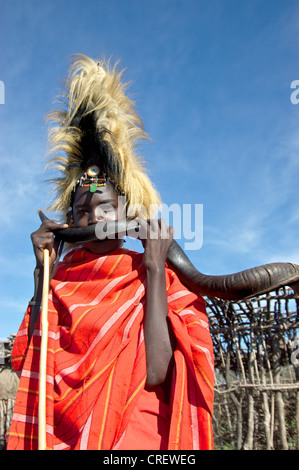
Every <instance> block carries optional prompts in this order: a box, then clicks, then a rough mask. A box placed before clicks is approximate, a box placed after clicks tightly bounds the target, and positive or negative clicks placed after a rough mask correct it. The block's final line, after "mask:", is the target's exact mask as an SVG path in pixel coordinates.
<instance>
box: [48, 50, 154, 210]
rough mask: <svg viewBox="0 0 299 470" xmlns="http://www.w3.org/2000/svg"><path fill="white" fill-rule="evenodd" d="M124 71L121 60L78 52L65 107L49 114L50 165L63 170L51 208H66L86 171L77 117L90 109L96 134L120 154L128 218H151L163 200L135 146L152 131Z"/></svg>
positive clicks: (121, 184)
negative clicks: (139, 111) (131, 93)
mask: <svg viewBox="0 0 299 470" xmlns="http://www.w3.org/2000/svg"><path fill="white" fill-rule="evenodd" d="M122 73H123V72H122V71H119V70H118V69H117V64H116V65H114V66H113V67H110V64H109V62H108V63H107V62H106V61H105V60H103V61H101V62H96V61H94V60H93V59H91V58H89V57H87V56H84V55H81V54H78V55H75V56H74V60H73V62H72V64H71V67H70V70H69V75H68V77H67V80H66V82H65V91H64V93H63V95H62V99H60V101H61V103H62V104H63V107H62V109H59V110H56V111H54V112H52V113H51V114H50V115H49V116H48V119H49V120H50V121H51V122H52V123H53V124H54V127H52V129H51V130H50V131H49V145H50V152H49V157H50V160H49V164H50V165H51V166H54V167H55V168H56V169H58V170H59V171H60V173H61V175H60V177H58V178H57V179H55V180H54V181H53V182H54V191H55V193H56V194H55V200H54V202H53V204H52V205H51V207H50V209H52V210H55V211H59V212H60V211H62V212H64V213H66V212H67V209H68V207H69V202H70V197H71V192H72V189H73V188H74V186H75V184H76V182H77V180H78V178H80V176H81V175H82V168H81V169H80V168H79V165H80V164H82V161H84V158H85V155H84V151H83V148H82V142H83V138H84V130H83V131H82V128H80V125H78V120H79V119H84V118H85V119H88V117H90V115H91V114H92V116H93V121H94V125H95V128H96V132H97V134H98V136H101V137H100V138H101V139H103V138H104V139H105V141H107V142H109V144H110V146H111V148H112V150H113V154H114V158H116V159H117V164H118V166H119V168H120V172H119V174H118V181H115V183H116V184H117V186H118V187H119V188H120V190H121V192H122V193H123V194H124V195H125V196H126V201H127V208H128V215H129V217H130V218H131V217H135V216H137V215H139V216H142V217H149V216H150V214H151V207H153V206H155V207H157V206H158V205H159V204H160V198H159V195H158V193H157V191H156V189H155V188H154V186H153V184H152V182H151V180H150V179H149V177H148V175H147V173H146V171H145V167H144V164H143V162H142V160H141V158H140V157H139V156H138V155H136V145H137V144H138V143H139V142H141V141H143V140H144V139H147V138H148V136H147V134H146V132H145V131H144V128H143V124H142V121H141V119H140V117H139V115H138V114H137V112H136V110H135V106H134V103H133V102H132V101H131V99H130V98H129V97H128V96H127V95H126V91H127V86H128V84H125V83H122V81H121V77H122ZM78 116H79V118H78ZM140 208H141V209H142V210H141V212H140Z"/></svg>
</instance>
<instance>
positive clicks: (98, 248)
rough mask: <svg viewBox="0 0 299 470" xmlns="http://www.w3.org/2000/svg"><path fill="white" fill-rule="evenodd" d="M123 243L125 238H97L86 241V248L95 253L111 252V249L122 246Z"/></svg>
mask: <svg viewBox="0 0 299 470" xmlns="http://www.w3.org/2000/svg"><path fill="white" fill-rule="evenodd" d="M122 244H123V240H117V239H113V240H95V241H92V242H88V243H84V245H83V246H84V248H86V250H88V251H91V252H92V253H95V254H99V255H100V254H104V253H109V252H110V251H114V250H116V249H117V248H120V247H121V246H122Z"/></svg>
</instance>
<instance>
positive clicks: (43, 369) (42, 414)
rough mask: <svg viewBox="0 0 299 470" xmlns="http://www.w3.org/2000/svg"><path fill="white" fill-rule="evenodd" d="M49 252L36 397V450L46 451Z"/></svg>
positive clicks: (45, 269) (43, 299) (45, 264)
mask: <svg viewBox="0 0 299 470" xmlns="http://www.w3.org/2000/svg"><path fill="white" fill-rule="evenodd" d="M49 277H50V273H49V250H48V249H47V248H45V249H44V280H43V296H42V313H41V346H40V363H39V396H38V450H46V448H47V443H46V374H47V346H48V296H49Z"/></svg>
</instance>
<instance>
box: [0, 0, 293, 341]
mask: <svg viewBox="0 0 299 470" xmlns="http://www.w3.org/2000/svg"><path fill="white" fill-rule="evenodd" d="M298 36H299V4H298V1H296V0H288V1H285V0H258V1H256V0H210V1H207V0H182V1H180V0H110V1H109V2H106V1H102V0H97V1H95V0H84V1H82V0H71V1H70V0H59V1H57V0H51V1H36V0H22V1H20V0H10V1H7V0H0V80H1V81H2V83H3V84H4V86H5V103H4V104H0V168H1V174H2V185H1V191H0V203H1V225H2V230H1V234H0V237H1V244H0V262H1V271H0V277H1V279H0V339H1V338H2V339H4V338H6V337H7V336H8V335H10V334H12V333H16V331H17V329H18V326H19V324H20V322H21V320H22V317H23V314H24V311H25V309H26V306H27V303H28V301H29V300H30V298H31V296H32V292H33V274H32V273H33V268H34V264H35V261H34V256H33V251H32V246H31V241H30V233H31V232H32V231H34V230H36V229H37V227H38V225H39V219H38V216H37V209H38V208H44V207H46V206H47V203H48V200H49V199H48V194H49V187H48V185H47V183H46V182H45V181H46V176H44V175H43V169H44V166H45V159H44V157H45V155H46V139H47V126H46V123H45V120H44V117H45V115H46V114H47V113H48V112H49V111H50V110H51V109H53V106H54V105H53V100H54V99H55V97H56V96H57V94H58V92H59V88H60V82H61V80H62V79H63V77H64V76H65V74H66V72H67V69H68V66H69V63H70V61H69V59H68V57H69V56H70V55H71V54H74V53H83V54H86V55H89V56H91V57H94V58H100V57H102V55H103V54H104V55H105V56H106V57H110V56H113V57H114V58H115V59H120V65H121V67H123V68H126V72H125V74H124V78H125V79H126V80H128V81H130V80H132V85H131V88H130V93H131V94H132V96H133V98H134V100H135V102H136V105H137V109H138V112H139V113H140V114H141V116H142V118H143V121H144V125H145V128H146V130H147V132H148V133H149V135H150V136H151V138H152V141H151V142H149V143H147V144H146V145H145V146H144V147H143V148H142V154H143V155H144V157H145V159H146V161H147V162H148V168H149V172H150V176H151V178H152V180H153V181H154V183H155V184H156V186H157V188H158V190H159V192H160V194H161V196H162V199H163V202H164V203H165V204H168V205H170V204H174V203H175V204H179V205H180V206H181V207H183V204H191V205H192V206H191V207H195V204H203V245H202V247H201V248H200V249H199V250H191V251H188V255H189V256H190V259H191V260H192V262H193V263H194V264H195V265H196V266H197V267H198V269H199V270H200V271H202V272H204V273H210V274H223V273H231V272H236V271H240V270H242V269H246V268H249V267H252V266H256V265H259V264H264V263H268V262H275V261H290V262H294V263H298V264H299V247H298V242H297V240H298V237H297V233H298V228H299V210H298V209H299V205H298V177H299V159H298V152H299V105H294V104H292V102H291V100H290V96H291V93H292V91H293V90H292V89H291V88H290V86H291V82H292V81H294V80H299V48H298V42H299V37H298ZM0 102H1V99H0ZM54 107H55V106H54ZM199 230H201V228H199ZM178 241H179V242H180V243H181V244H182V246H184V240H178ZM129 243H131V242H129ZM128 246H131V245H130V244H129V245H128ZM132 246H134V244H133V245H132Z"/></svg>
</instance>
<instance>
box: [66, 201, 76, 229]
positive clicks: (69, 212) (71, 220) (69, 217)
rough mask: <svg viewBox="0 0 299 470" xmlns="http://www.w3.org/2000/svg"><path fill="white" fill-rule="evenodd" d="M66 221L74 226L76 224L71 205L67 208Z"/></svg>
mask: <svg viewBox="0 0 299 470" xmlns="http://www.w3.org/2000/svg"><path fill="white" fill-rule="evenodd" d="M66 223H67V224H68V225H69V226H70V227H72V226H73V225H74V217H73V208H72V206H70V207H69V208H68V210H67V216H66Z"/></svg>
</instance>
